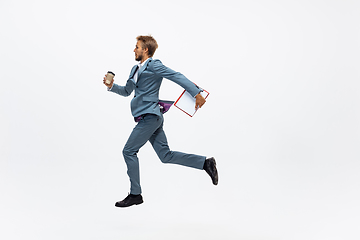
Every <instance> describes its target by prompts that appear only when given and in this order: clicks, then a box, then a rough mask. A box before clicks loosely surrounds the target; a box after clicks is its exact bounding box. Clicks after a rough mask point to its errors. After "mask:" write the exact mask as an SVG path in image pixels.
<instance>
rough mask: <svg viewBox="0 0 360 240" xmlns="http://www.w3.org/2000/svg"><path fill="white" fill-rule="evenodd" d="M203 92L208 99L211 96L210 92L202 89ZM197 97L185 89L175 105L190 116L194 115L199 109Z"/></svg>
mask: <svg viewBox="0 0 360 240" xmlns="http://www.w3.org/2000/svg"><path fill="white" fill-rule="evenodd" d="M201 90H202V92H200V94H201V95H202V96H203V97H204V98H205V99H206V98H207V97H208V96H209V94H210V93H209V92H208V91H206V90H204V89H201ZM195 102H196V99H195V98H194V97H193V96H191V94H190V93H189V92H187V91H186V90H184V91H183V92H182V94H181V95H180V97H179V98H178V99H177V100H176V102H175V103H174V106H175V107H177V108H178V109H180V110H181V111H183V112H184V113H186V114H187V115H189V116H190V117H192V116H194V114H195V113H196V112H197V110H198V109H195Z"/></svg>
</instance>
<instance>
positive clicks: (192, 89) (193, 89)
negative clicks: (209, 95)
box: [152, 59, 201, 97]
mask: <svg viewBox="0 0 360 240" xmlns="http://www.w3.org/2000/svg"><path fill="white" fill-rule="evenodd" d="M152 71H153V72H154V73H155V74H156V75H159V76H161V77H163V78H167V79H169V80H171V81H173V82H175V83H177V84H178V85H180V86H181V87H183V88H184V89H185V90H186V91H188V92H189V93H190V94H191V96H193V97H195V96H196V95H197V94H198V93H199V92H201V90H200V89H199V88H198V87H197V86H196V85H195V84H194V83H193V82H191V81H190V80H189V79H187V78H186V77H185V76H184V75H183V74H181V73H179V72H176V71H174V70H172V69H170V68H168V67H166V66H164V65H163V64H162V62H161V61H160V60H157V59H156V60H153V61H152Z"/></svg>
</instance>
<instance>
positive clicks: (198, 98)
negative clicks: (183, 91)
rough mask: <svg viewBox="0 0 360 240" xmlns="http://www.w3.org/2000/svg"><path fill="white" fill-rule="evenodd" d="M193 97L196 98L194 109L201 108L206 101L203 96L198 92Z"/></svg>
mask: <svg viewBox="0 0 360 240" xmlns="http://www.w3.org/2000/svg"><path fill="white" fill-rule="evenodd" d="M195 98H196V101H195V109H198V108H201V107H202V106H203V105H204V104H205V102H206V100H205V98H204V97H203V96H201V94H200V93H199V94H198V95H196V96H195Z"/></svg>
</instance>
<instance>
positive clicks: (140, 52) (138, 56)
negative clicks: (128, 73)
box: [134, 41, 145, 61]
mask: <svg viewBox="0 0 360 240" xmlns="http://www.w3.org/2000/svg"><path fill="white" fill-rule="evenodd" d="M134 52H135V60H136V61H141V60H143V58H144V55H145V49H143V48H142V46H141V42H140V41H137V43H136V46H135V49H134Z"/></svg>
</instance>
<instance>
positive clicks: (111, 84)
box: [103, 74, 114, 88]
mask: <svg viewBox="0 0 360 240" xmlns="http://www.w3.org/2000/svg"><path fill="white" fill-rule="evenodd" d="M103 83H104V84H105V86H107V87H108V88H112V86H113V84H114V78H113V79H112V80H111V82H110V84H107V83H106V74H105V77H104V81H103Z"/></svg>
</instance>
